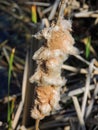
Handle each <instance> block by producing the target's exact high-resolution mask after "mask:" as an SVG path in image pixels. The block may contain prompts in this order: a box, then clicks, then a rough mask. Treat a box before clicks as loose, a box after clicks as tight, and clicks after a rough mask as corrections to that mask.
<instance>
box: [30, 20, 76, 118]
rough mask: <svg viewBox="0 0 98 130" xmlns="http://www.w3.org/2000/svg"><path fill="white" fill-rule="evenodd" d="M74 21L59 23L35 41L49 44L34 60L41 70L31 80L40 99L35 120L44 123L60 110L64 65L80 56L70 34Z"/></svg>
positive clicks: (37, 35) (37, 99) (37, 103)
mask: <svg viewBox="0 0 98 130" xmlns="http://www.w3.org/2000/svg"><path fill="white" fill-rule="evenodd" d="M70 31H71V23H70V21H67V20H64V19H62V18H60V19H59V21H58V22H57V24H56V25H53V26H51V27H49V28H45V29H43V30H42V32H40V33H37V34H36V35H34V37H36V38H38V39H41V38H45V39H46V40H47V42H46V44H44V45H43V46H42V47H41V48H40V49H39V50H37V51H36V52H35V54H34V56H33V59H34V60H36V62H37V69H36V72H35V73H34V75H33V76H32V77H31V78H30V82H31V83H34V82H35V83H37V87H36V98H35V101H34V107H33V109H32V111H31V116H32V117H33V118H34V119H36V120H41V119H43V118H44V117H45V116H48V115H49V114H50V112H51V111H53V110H57V109H59V108H60V106H59V101H60V89H61V87H62V86H64V85H65V83H66V80H65V78H64V77H62V76H61V71H62V70H61V68H62V65H63V62H64V61H65V60H67V58H68V55H69V54H71V55H76V54H78V50H77V48H75V47H74V46H73V45H74V39H73V37H72V36H71V34H70Z"/></svg>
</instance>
